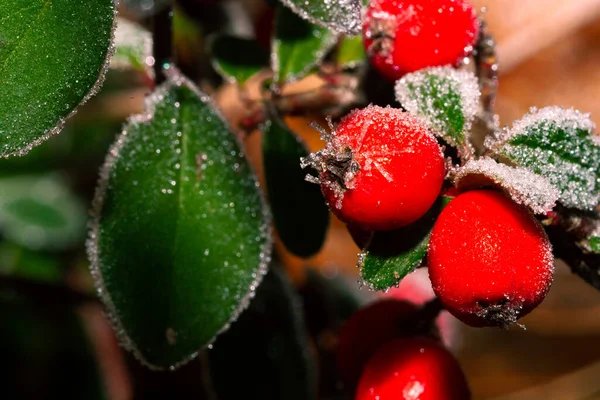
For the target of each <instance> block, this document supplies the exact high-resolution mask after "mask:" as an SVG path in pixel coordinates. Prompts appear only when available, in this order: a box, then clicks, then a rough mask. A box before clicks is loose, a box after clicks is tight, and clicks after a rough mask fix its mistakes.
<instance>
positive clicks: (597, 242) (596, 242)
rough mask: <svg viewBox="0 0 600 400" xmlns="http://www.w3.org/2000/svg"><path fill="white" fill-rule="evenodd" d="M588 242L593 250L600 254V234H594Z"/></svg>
mask: <svg viewBox="0 0 600 400" xmlns="http://www.w3.org/2000/svg"><path fill="white" fill-rule="evenodd" d="M588 244H589V246H590V249H591V250H592V252H594V253H596V254H600V236H592V237H591V238H590V239H589V240H588Z"/></svg>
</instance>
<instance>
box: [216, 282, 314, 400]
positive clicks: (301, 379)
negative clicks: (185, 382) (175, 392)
mask: <svg viewBox="0 0 600 400" xmlns="http://www.w3.org/2000/svg"><path fill="white" fill-rule="evenodd" d="M209 356H210V367H211V373H212V374H211V375H212V377H213V383H214V389H215V393H216V394H217V397H218V398H220V399H235V398H238V397H239V393H240V392H239V390H240V387H243V388H244V397H246V398H249V399H261V400H279V399H289V400H312V399H316V398H317V376H316V372H317V365H316V360H315V357H314V354H313V352H312V350H311V344H310V341H309V339H308V334H307V332H306V327H305V324H304V317H303V312H302V304H301V302H300V299H299V298H298V296H297V294H296V293H295V292H294V288H293V287H292V285H291V284H290V282H289V281H288V279H287V277H286V276H285V275H284V274H283V273H281V272H279V271H276V270H272V271H270V272H269V273H268V274H267V275H266V276H265V279H264V280H263V282H262V283H261V284H260V286H259V287H258V289H257V291H256V297H255V298H254V299H253V300H252V302H251V303H250V307H249V308H248V309H247V310H246V311H245V312H244V313H243V314H242V315H241V316H240V318H239V320H238V321H236V323H235V324H233V325H232V327H231V329H230V330H229V331H227V332H225V333H224V334H222V335H221V336H219V338H218V339H217V340H216V342H215V343H214V345H213V349H212V350H211V351H210V352H209ZM232 382H235V385H232V384H231V383H232Z"/></svg>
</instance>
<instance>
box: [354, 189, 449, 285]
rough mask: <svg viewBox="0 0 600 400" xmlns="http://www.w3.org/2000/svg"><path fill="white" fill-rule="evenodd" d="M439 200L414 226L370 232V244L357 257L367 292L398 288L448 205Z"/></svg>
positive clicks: (423, 252) (418, 261)
mask: <svg viewBox="0 0 600 400" xmlns="http://www.w3.org/2000/svg"><path fill="white" fill-rule="evenodd" d="M450 200H451V198H449V197H440V198H438V200H437V201H436V202H435V204H434V205H433V206H431V208H430V209H429V211H427V213H426V214H425V215H424V216H423V217H422V218H421V219H420V220H418V221H417V222H415V223H413V224H411V225H409V226H407V227H404V228H401V229H397V230H394V231H387V232H383V231H382V232H374V233H373V237H372V238H371V241H370V243H369V244H368V245H367V247H366V248H365V249H364V250H363V252H362V253H361V254H359V256H358V265H357V266H358V267H359V268H360V277H361V281H362V282H363V283H364V284H365V285H367V287H368V288H369V289H371V290H387V289H389V288H391V287H392V286H398V284H399V283H400V281H401V280H402V278H404V277H405V276H406V275H408V274H409V273H410V272H412V271H414V269H415V268H416V267H418V266H419V265H420V264H421V261H422V260H423V258H424V257H425V255H426V254H427V246H428V245H429V236H430V234H431V230H432V229H433V224H434V222H435V221H436V219H437V217H438V215H439V214H440V212H441V211H442V209H443V208H444V207H445V206H446V204H448V203H449V202H450Z"/></svg>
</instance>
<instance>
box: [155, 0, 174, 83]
mask: <svg viewBox="0 0 600 400" xmlns="http://www.w3.org/2000/svg"><path fill="white" fill-rule="evenodd" d="M172 19H173V10H172V8H171V7H166V8H165V9H164V10H161V11H159V12H158V13H156V14H155V15H154V17H153V21H152V43H153V44H152V52H153V55H154V76H155V78H154V82H155V84H156V85H160V84H161V83H163V82H164V81H165V79H166V77H165V74H164V66H165V65H166V64H168V63H170V62H171V59H172V56H173V24H172V22H173V21H172Z"/></svg>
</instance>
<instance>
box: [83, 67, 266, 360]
mask: <svg viewBox="0 0 600 400" xmlns="http://www.w3.org/2000/svg"><path fill="white" fill-rule="evenodd" d="M168 75H169V79H168V81H167V82H166V83H165V84H164V85H163V86H161V87H160V88H159V89H157V91H156V92H155V93H154V94H153V95H152V96H151V97H150V98H149V100H148V105H147V108H148V112H147V113H145V114H143V115H140V116H138V117H135V118H133V119H132V120H131V121H130V123H129V124H128V125H127V126H126V127H125V133H123V135H122V136H120V137H119V138H118V139H117V141H116V143H115V145H114V147H113V148H112V149H111V151H110V152H109V156H108V158H107V161H106V164H105V166H104V167H103V169H102V171H101V180H100V185H99V188H98V190H97V194H96V198H95V201H94V204H95V209H94V212H93V221H92V231H91V233H90V241H89V243H88V254H89V257H90V259H91V261H92V271H93V274H94V276H95V278H96V285H97V288H98V290H99V293H100V294H101V295H102V298H103V301H104V302H105V304H106V306H107V308H108V310H109V313H110V315H111V316H112V320H113V322H114V323H115V325H116V329H117V332H118V333H119V335H120V338H121V341H122V343H123V344H124V346H125V347H127V348H128V349H130V350H131V351H133V352H134V354H135V355H136V356H137V357H138V358H139V359H140V360H141V361H142V362H143V363H144V364H146V365H147V366H149V367H152V368H157V369H162V368H166V367H170V368H176V367H177V366H179V365H181V364H182V363H184V362H186V361H188V360H190V359H191V358H193V357H194V356H195V355H196V351H197V350H199V349H200V348H202V347H203V346H206V345H207V344H209V343H210V342H212V341H213V340H214V338H215V337H216V335H217V334H218V333H220V332H222V331H224V330H226V329H227V327H228V326H229V324H230V323H231V322H232V321H234V320H235V319H236V318H237V316H238V315H239V314H240V313H241V312H242V310H243V309H245V308H246V306H247V305H248V302H249V300H250V298H251V297H252V295H253V292H254V289H255V288H256V286H257V285H258V283H259V282H260V280H261V278H262V275H263V274H264V271H265V268H266V265H267V263H268V261H269V258H270V252H271V236H270V231H269V225H270V217H269V214H268V209H267V207H266V205H265V203H264V199H263V197H262V195H261V192H260V190H259V187H258V183H257V181H256V178H255V175H254V173H253V171H252V170H251V167H250V165H249V164H248V162H247V160H246V159H245V157H244V155H243V153H242V152H241V150H240V145H239V143H238V142H237V139H236V137H235V136H234V135H233V134H232V133H231V132H230V131H229V129H228V127H227V125H226V124H225V122H224V120H223V118H222V117H221V115H220V114H219V113H218V112H216V111H215V109H214V108H213V106H212V104H211V103H210V100H209V98H208V97H207V96H206V95H204V94H202V93H200V92H199V91H198V90H197V89H196V88H195V87H194V86H193V84H192V83H190V82H189V81H187V80H186V79H184V78H183V77H181V76H180V75H179V73H178V72H177V71H174V68H172V67H171V68H169V69H168Z"/></svg>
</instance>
